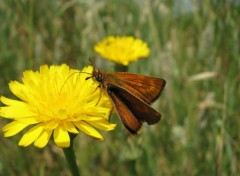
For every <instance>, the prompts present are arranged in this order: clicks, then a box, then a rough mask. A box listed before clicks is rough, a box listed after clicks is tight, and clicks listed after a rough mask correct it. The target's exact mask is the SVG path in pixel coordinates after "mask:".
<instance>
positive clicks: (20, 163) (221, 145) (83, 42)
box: [0, 0, 240, 176]
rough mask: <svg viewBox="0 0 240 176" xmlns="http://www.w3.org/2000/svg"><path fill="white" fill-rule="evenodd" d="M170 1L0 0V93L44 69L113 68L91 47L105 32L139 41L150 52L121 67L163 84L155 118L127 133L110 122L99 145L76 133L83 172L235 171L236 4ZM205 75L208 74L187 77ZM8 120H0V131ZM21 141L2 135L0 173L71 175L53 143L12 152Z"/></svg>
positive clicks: (239, 59) (239, 89)
mask: <svg viewBox="0 0 240 176" xmlns="http://www.w3.org/2000/svg"><path fill="white" fill-rule="evenodd" d="M130 2H131V3H130ZM176 2H179V1H164V0H162V1H160V0H152V1H147V0H140V1H128V0H123V1H122V0H121V1H120V0H119V1H110V0H104V1H97V0H91V1H81V0H79V1H55V0H52V1H48V0H42V1H33V0H28V1H23V0H19V1H12V0H9V1H1V2H0V21H1V25H0V85H1V86H0V94H3V95H5V96H8V97H11V96H12V95H11V93H10V91H9V89H8V82H10V81H11V80H20V78H21V76H22V72H23V71H24V70H26V69H34V70H37V69H38V68H39V66H40V65H42V64H49V65H50V64H61V63H67V64H68V65H70V66H71V67H72V68H79V69H81V68H83V67H84V66H86V65H89V62H88V58H89V57H91V58H93V59H94V60H95V62H96V65H97V67H99V68H101V69H105V70H109V71H112V70H113V68H114V67H113V64H112V63H110V62H108V61H104V60H102V59H101V58H100V57H99V56H97V55H96V54H95V53H94V52H93V45H94V44H95V43H96V42H98V41H99V40H100V39H102V38H104V37H106V36H108V35H132V36H136V37H140V38H142V39H143V40H145V41H146V42H147V43H148V44H149V47H150V48H151V56H150V57H149V58H148V59H143V60H139V62H137V63H132V64H131V65H130V66H129V71H130V72H134V73H138V74H145V75H152V76H156V77H162V78H164V79H166V81H167V86H166V88H165V90H164V92H163V94H162V96H161V98H160V100H159V101H158V102H157V103H156V104H154V107H155V108H156V109H157V110H158V111H160V112H161V113H162V115H163V118H162V120H161V121H160V122H159V123H158V124H157V125H154V126H147V125H144V128H143V129H142V132H141V134H139V135H137V136H132V137H128V136H127V135H126V134H127V133H126V129H124V128H123V127H122V124H121V122H120V120H119V119H118V117H117V116H116V117H115V116H114V117H113V118H112V121H114V122H116V123H118V126H117V128H116V130H115V131H113V132H111V133H103V134H104V136H105V137H106V140H105V142H103V143H99V142H97V141H95V140H93V139H91V138H89V137H88V136H86V135H84V134H80V135H79V136H78V137H77V139H76V141H75V150H76V154H77V160H78V165H79V168H80V172H81V174H82V175H104V176H108V175H109V176H110V175H119V176H120V175H153V176H155V175H226V176H227V175H238V173H239V172H240V165H239V163H240V149H239V148H240V142H239V141H240V137H239V134H240V128H239V126H240V117H239V115H240V108H239V107H240V86H239V85H240V47H239V44H240V28H239V18H240V14H239V11H240V1H239V0H235V1H230V0H229V1H224V0H223V1H213V0H212V1H202V2H201V1H189V3H188V4H186V5H184V3H176ZM199 2H201V3H199ZM216 2H217V3H216ZM187 5H190V6H187ZM186 7H188V8H186ZM207 71H212V72H215V73H216V76H215V77H204V79H200V80H195V81H191V79H190V78H192V76H193V75H197V74H200V73H203V72H207ZM7 123H8V121H6V120H4V119H2V120H1V121H0V127H3V126H4V125H5V124H7ZM21 136H22V134H19V135H16V136H14V137H11V138H4V137H3V134H2V133H0V138H1V141H0V148H1V150H0V175H67V174H68V175H69V174H70V173H69V170H68V168H67V163H66V161H65V158H64V155H63V151H62V150H61V149H59V148H57V147H55V145H54V144H53V143H50V144H49V145H48V146H47V147H46V148H44V149H41V150H40V149H37V148H35V147H33V146H30V147H27V148H22V147H18V146H17V143H18V141H19V139H20V138H21Z"/></svg>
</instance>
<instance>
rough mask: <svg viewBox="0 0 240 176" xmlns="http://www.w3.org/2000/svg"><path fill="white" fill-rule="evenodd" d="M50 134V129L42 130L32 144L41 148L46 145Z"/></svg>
mask: <svg viewBox="0 0 240 176" xmlns="http://www.w3.org/2000/svg"><path fill="white" fill-rule="evenodd" d="M51 135H52V130H44V131H43V132H42V133H41V134H40V136H39V137H38V138H37V139H36V140H35V142H34V145H35V146H36V147H38V148H43V147H45V146H46V145H47V143H48V141H49V139H50V137H51Z"/></svg>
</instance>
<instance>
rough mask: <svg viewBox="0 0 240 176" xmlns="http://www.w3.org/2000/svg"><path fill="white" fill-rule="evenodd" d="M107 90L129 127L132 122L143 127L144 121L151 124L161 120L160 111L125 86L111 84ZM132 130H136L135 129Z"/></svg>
mask: <svg viewBox="0 0 240 176" xmlns="http://www.w3.org/2000/svg"><path fill="white" fill-rule="evenodd" d="M107 91H108V95H109V96H110V97H111V99H112V101H113V104H114V106H115V109H116V110H117V112H118V114H119V116H120V118H121V119H122V121H123V123H124V125H125V126H126V127H127V128H128V129H129V128H131V126H132V125H131V124H132V123H133V124H135V125H133V126H134V127H135V126H140V127H141V123H142V122H147V123H148V124H149V125H151V124H154V123H157V122H158V121H159V120H160V118H161V114H160V113H158V112H157V111H156V110H155V109H153V108H152V107H151V106H149V105H148V104H147V103H145V102H144V101H142V100H141V99H139V98H137V97H136V96H134V95H133V94H131V93H130V92H128V91H127V90H125V89H124V88H122V87H119V86H116V85H109V86H108V89H107ZM130 118H131V119H130ZM133 121H134V122H133ZM136 121H137V122H138V123H137V122H136ZM128 122H129V123H128ZM136 124H138V125H136ZM139 124H140V125H139ZM129 126H130V127H129ZM135 129H137V128H135ZM132 130H133V131H134V129H132ZM130 132H131V131H130Z"/></svg>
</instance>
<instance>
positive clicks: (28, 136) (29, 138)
mask: <svg viewBox="0 0 240 176" xmlns="http://www.w3.org/2000/svg"><path fill="white" fill-rule="evenodd" d="M42 131H43V126H42V124H39V125H36V126H35V127H33V128H31V129H30V130H28V131H27V132H26V133H25V134H24V135H23V137H22V138H21V140H20V141H19V143H18V145H20V146H24V147H26V146H28V145H30V144H31V143H33V142H34V141H35V140H36V139H37V138H38V137H39V135H40V134H41V133H42Z"/></svg>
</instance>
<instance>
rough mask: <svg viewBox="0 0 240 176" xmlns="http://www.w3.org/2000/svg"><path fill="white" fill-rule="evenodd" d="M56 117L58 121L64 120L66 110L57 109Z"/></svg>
mask: <svg viewBox="0 0 240 176" xmlns="http://www.w3.org/2000/svg"><path fill="white" fill-rule="evenodd" d="M57 117H58V119H59V120H64V119H66V118H67V111H66V109H59V110H58V116H57Z"/></svg>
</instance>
